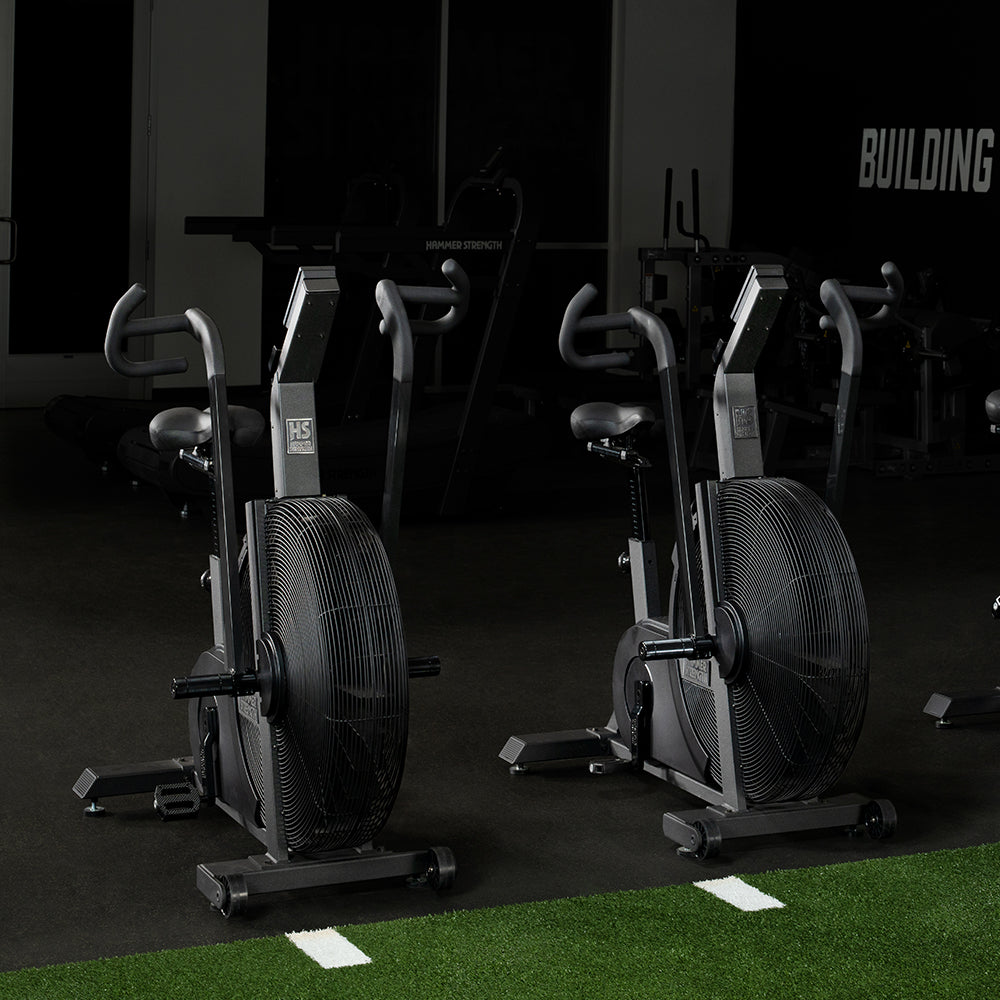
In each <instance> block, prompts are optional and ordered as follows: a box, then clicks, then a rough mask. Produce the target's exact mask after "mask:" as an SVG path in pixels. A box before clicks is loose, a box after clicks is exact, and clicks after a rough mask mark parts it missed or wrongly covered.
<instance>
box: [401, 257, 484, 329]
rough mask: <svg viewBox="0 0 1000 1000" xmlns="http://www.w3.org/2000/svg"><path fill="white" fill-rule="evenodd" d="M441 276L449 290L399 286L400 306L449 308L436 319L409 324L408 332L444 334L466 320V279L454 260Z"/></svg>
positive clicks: (448, 261)
mask: <svg viewBox="0 0 1000 1000" xmlns="http://www.w3.org/2000/svg"><path fill="white" fill-rule="evenodd" d="M441 273H442V274H443V275H444V276H445V279H446V280H447V282H448V285H449V287H448V288H442V287H440V286H439V285H398V286H397V288H398V289H399V297H400V298H401V299H402V300H403V302H412V303H414V304H416V305H429V306H451V308H450V309H449V310H448V312H446V313H445V314H444V316H441V317H439V318H438V319H431V320H424V319H412V320H410V329H412V330H413V332H414V333H435V334H436V333H447V332H448V331H449V330H451V329H453V328H454V327H456V326H458V324H459V323H461V322H462V320H463V319H465V314H466V313H467V312H468V310H469V288H470V283H469V277H468V275H467V274H466V273H465V271H463V270H462V268H461V266H460V265H459V263H458V261H457V260H452V258H450V257H449V258H448V259H447V260H446V261H445V262H444V263H443V264H442V265H441Z"/></svg>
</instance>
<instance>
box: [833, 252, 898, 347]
mask: <svg viewBox="0 0 1000 1000" xmlns="http://www.w3.org/2000/svg"><path fill="white" fill-rule="evenodd" d="M881 270H882V278H883V279H884V280H885V287H884V288H869V287H866V286H864V285H841V286H840V287H841V288H842V289H843V292H844V294H845V295H846V296H847V298H848V300H849V301H850V302H866V303H871V304H874V305H880V306H881V307H882V308H881V309H879V310H878V312H876V313H874V314H872V315H871V316H864V317H861V318H860V319H859V322H860V324H861V328H862V329H871V328H874V327H877V326H886V325H887V324H889V323H890V322H892V319H893V317H894V316H895V314H896V312H897V311H898V309H899V307H900V305H901V304H902V302H903V293H904V291H905V287H904V283H903V275H902V274H901V273H900V270H899V268H898V267H896V265H895V264H894V263H893V262H892V261H891V260H887V261H886V262H885V263H884V264H883V265H882V269H881ZM824 284H826V282H824ZM822 297H823V289H822V286H821V287H820V298H821V299H822ZM823 304H824V305H826V301H825V300H824V303H823ZM835 325H836V321H835V318H834V317H833V315H832V312H831V315H830V316H824V317H822V319H820V326H821V327H822V328H823V329H824V330H831V329H833V328H834V326H835Z"/></svg>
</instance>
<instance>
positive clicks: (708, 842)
mask: <svg viewBox="0 0 1000 1000" xmlns="http://www.w3.org/2000/svg"><path fill="white" fill-rule="evenodd" d="M691 830H692V837H691V844H690V846H689V847H678V848H677V853H678V854H679V855H681V857H685V858H694V859H695V861H704V860H706V859H707V858H714V857H715V856H716V855H717V854H718V853H719V850H720V848H721V847H722V831H721V830H720V829H719V824H718V823H716V822H715V820H714V819H699V820H696V821H695V822H694V823H692V824H691Z"/></svg>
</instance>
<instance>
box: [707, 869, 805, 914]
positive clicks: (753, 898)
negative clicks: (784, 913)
mask: <svg viewBox="0 0 1000 1000" xmlns="http://www.w3.org/2000/svg"><path fill="white" fill-rule="evenodd" d="M694 884H695V885H696V886H697V887H698V888H699V889H704V890H705V892H710V893H711V894H712V895H713V896H718V897H719V899H722V900H725V901H726V902H727V903H732V904H733V906H735V907H738V908H739V909H741V910H773V909H778V908H780V907H783V906H784V905H785V904H784V903H782V902H781V900H779V899H775V898H774V896H769V895H768V894H767V893H766V892H761V891H760V889H755V888H754V887H753V886H752V885H748V884H747V883H746V882H744V881H743V879H741V878H737V877H736V876H735V875H730V876H729V877H728V878H712V879H708V880H707V881H705V882H695V883H694Z"/></svg>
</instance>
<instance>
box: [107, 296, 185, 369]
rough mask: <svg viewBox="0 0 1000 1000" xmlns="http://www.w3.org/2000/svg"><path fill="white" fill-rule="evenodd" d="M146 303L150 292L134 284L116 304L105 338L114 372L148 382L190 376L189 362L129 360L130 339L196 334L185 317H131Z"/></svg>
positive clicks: (108, 356) (180, 360) (179, 359)
mask: <svg viewBox="0 0 1000 1000" xmlns="http://www.w3.org/2000/svg"><path fill="white" fill-rule="evenodd" d="M145 299H146V289H145V288H143V287H142V285H140V284H134V285H133V286H132V287H131V288H130V289H129V290H128V291H127V292H126V293H125V294H124V295H123V296H122V297H121V298H120V299H119V300H118V302H117V303H116V304H115V307H114V309H112V310H111V319H110V320H109V321H108V332H107V335H106V336H105V338H104V356H105V357H106V358H107V360H108V364H109V365H110V366H111V368H112V369H113V370H114V371H116V372H118V374H119V375H126V376H128V377H129V378H147V377H148V376H151V375H176V374H179V373H180V372H186V371H187V367H188V363H187V359H186V358H163V359H159V360H153V361H131V360H129V359H128V358H127V357H125V353H124V349H123V347H124V343H125V341H126V340H128V339H129V337H142V336H146V335H149V334H157V333H178V332H183V333H193V331H192V328H191V323H190V321H189V319H188V317H187V316H186V315H185V316H157V317H153V318H151V319H133V320H130V319H129V316H131V315H132V313H134V312H135V310H136V309H138V308H139V306H140V305H142V303H143V302H144V301H145Z"/></svg>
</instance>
